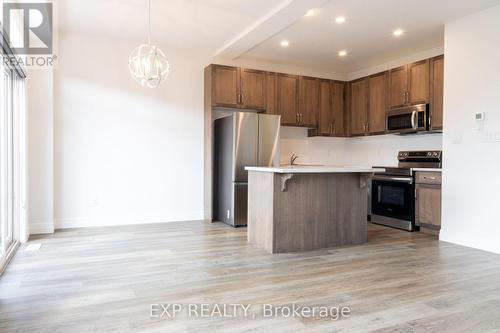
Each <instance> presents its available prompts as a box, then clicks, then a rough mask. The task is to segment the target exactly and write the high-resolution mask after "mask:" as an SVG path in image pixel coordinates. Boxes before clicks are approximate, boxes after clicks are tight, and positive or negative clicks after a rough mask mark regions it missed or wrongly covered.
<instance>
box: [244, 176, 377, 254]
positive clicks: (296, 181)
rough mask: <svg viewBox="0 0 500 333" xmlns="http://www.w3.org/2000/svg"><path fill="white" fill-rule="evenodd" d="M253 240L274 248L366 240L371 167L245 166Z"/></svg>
mask: <svg viewBox="0 0 500 333" xmlns="http://www.w3.org/2000/svg"><path fill="white" fill-rule="evenodd" d="M245 169H246V170H247V171H248V234H247V237H248V241H249V242H250V243H252V244H255V245H257V246H258V247H261V248H263V249H265V250H266V251H267V252H269V253H280V252H294V251H305V250H314V249H320V248H327V247H334V246H343V245H352V244H361V243H364V242H366V223H367V219H366V217H367V201H368V200H367V195H368V181H369V178H370V176H371V175H372V174H373V173H375V172H383V171H384V169H376V168H370V167H330V166H283V167H246V168H245Z"/></svg>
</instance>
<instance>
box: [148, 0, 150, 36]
mask: <svg viewBox="0 0 500 333" xmlns="http://www.w3.org/2000/svg"><path fill="white" fill-rule="evenodd" d="M148 44H149V45H151V0H148Z"/></svg>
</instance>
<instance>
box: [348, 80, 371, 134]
mask: <svg viewBox="0 0 500 333" xmlns="http://www.w3.org/2000/svg"><path fill="white" fill-rule="evenodd" d="M350 86H351V89H350V92H351V93H350V106H351V112H350V117H349V120H350V121H349V124H350V126H349V127H350V135H353V136H358V135H364V134H366V133H367V132H368V128H367V127H368V123H367V110H368V79H367V78H362V79H358V80H355V81H352V82H351V84H350Z"/></svg>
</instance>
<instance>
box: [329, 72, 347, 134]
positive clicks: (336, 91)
mask: <svg viewBox="0 0 500 333" xmlns="http://www.w3.org/2000/svg"><path fill="white" fill-rule="evenodd" d="M346 86H347V85H346V83H345V82H338V81H331V88H332V114H333V119H332V136H346V135H347V133H346V132H347V131H346V128H345V96H346Z"/></svg>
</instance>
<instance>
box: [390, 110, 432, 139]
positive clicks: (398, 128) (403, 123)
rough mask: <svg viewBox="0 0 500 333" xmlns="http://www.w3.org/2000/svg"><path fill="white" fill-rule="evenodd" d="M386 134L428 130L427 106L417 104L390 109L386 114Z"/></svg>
mask: <svg viewBox="0 0 500 333" xmlns="http://www.w3.org/2000/svg"><path fill="white" fill-rule="evenodd" d="M385 124H386V130H387V133H399V134H405V133H416V132H424V131H428V130H429V105H428V104H418V105H412V106H405V107H402V108H398V109H392V110H389V111H387V113H386V122H385Z"/></svg>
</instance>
